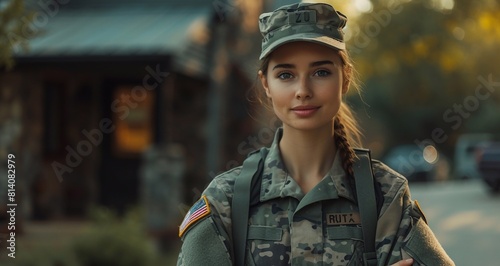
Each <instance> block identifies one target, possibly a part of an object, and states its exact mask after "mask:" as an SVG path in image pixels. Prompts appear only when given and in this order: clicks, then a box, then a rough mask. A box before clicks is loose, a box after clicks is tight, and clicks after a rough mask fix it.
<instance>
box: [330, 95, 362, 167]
mask: <svg viewBox="0 0 500 266" xmlns="http://www.w3.org/2000/svg"><path fill="white" fill-rule="evenodd" d="M333 127H334V134H335V135H334V140H335V145H336V146H337V149H338V150H339V153H340V156H341V159H342V168H344V171H345V172H346V173H347V175H349V176H350V177H354V170H353V165H354V159H355V158H356V153H355V152H354V149H353V148H352V146H351V145H355V146H358V147H359V145H360V132H359V130H358V128H357V125H356V120H354V118H353V116H352V112H351V110H350V109H349V107H348V106H347V105H345V104H344V103H342V104H341V105H340V110H339V112H338V113H337V115H336V116H335V120H334V125H333Z"/></svg>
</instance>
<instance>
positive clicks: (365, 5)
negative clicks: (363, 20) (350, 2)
mask: <svg viewBox="0 0 500 266" xmlns="http://www.w3.org/2000/svg"><path fill="white" fill-rule="evenodd" d="M354 7H355V8H356V9H357V10H358V11H359V12H362V13H366V12H371V11H372V10H373V5H372V3H371V2H370V0H355V1H354Z"/></svg>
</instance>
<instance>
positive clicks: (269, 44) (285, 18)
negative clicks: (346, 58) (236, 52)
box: [259, 3, 347, 59]
mask: <svg viewBox="0 0 500 266" xmlns="http://www.w3.org/2000/svg"><path fill="white" fill-rule="evenodd" d="M346 22H347V17H346V16H345V15H344V14H342V13H340V12H338V11H336V10H335V9H334V8H333V7H332V6H331V5H328V4H323V3H297V4H292V5H286V6H282V7H280V8H278V9H276V10H275V11H273V12H268V13H263V14H261V15H260V16H259V28H260V32H261V33H262V36H263V39H262V52H261V54H260V57H259V59H262V58H264V57H266V56H267V55H269V54H270V53H271V52H272V51H274V49H276V48H277V47H279V46H281V45H283V44H285V43H289V42H295V41H308V42H315V43H319V44H323V45H326V46H329V47H333V48H336V49H340V50H344V49H345V43H344V33H343V32H342V28H344V26H345V25H346Z"/></svg>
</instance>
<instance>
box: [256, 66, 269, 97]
mask: <svg viewBox="0 0 500 266" xmlns="http://www.w3.org/2000/svg"><path fill="white" fill-rule="evenodd" d="M259 79H260V83H262V87H263V88H264V90H265V91H266V96H267V97H268V98H271V93H269V84H268V82H267V77H266V75H264V73H263V72H262V70H259Z"/></svg>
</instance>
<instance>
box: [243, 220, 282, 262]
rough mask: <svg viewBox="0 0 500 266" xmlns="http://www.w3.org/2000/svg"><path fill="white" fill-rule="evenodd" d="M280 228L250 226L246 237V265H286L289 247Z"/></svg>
mask: <svg viewBox="0 0 500 266" xmlns="http://www.w3.org/2000/svg"><path fill="white" fill-rule="evenodd" d="M284 231H285V230H283V229H282V228H279V227H274V226H260V225H250V226H249V227H248V237H247V255H246V256H247V258H246V263H247V265H288V262H289V258H290V255H289V254H290V246H289V245H287V244H286V241H285V238H286V237H284Z"/></svg>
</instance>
